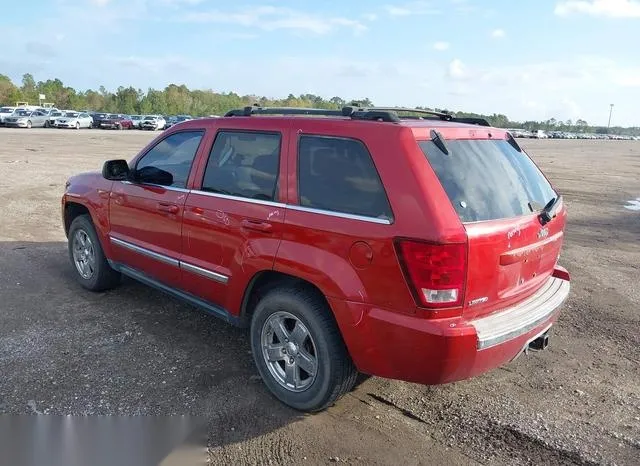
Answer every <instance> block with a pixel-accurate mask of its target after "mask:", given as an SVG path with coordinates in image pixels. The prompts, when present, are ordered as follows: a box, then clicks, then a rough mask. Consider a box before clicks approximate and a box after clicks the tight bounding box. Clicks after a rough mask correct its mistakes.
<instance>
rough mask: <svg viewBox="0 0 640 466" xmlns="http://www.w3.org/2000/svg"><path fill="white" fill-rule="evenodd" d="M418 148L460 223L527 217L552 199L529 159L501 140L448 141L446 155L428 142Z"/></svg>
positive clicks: (552, 192)
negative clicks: (442, 188)
mask: <svg viewBox="0 0 640 466" xmlns="http://www.w3.org/2000/svg"><path fill="white" fill-rule="evenodd" d="M419 145H420V148H421V149H422V151H423V152H424V153H425V155H426V156H427V159H428V160H429V163H430V164H431V167H432V168H433V170H434V171H435V173H436V175H437V176H438V179H439V180H440V182H441V183H442V186H443V187H444V190H445V191H446V192H447V195H448V196H449V200H450V201H451V203H452V204H453V206H454V208H455V210H456V212H458V215H459V216H460V219H461V220H462V221H463V222H480V221H485V220H497V219H503V218H512V217H519V216H522V215H527V214H530V213H532V212H534V211H537V210H540V209H542V208H543V207H544V206H545V205H546V204H547V203H549V201H551V200H552V199H553V198H555V197H556V195H557V194H556V193H555V191H554V190H553V188H552V187H551V184H550V183H549V182H548V181H547V179H546V178H545V177H544V176H543V175H542V173H541V172H540V170H539V169H538V167H536V165H535V164H534V163H533V161H532V160H531V159H530V158H529V157H528V156H527V155H526V154H525V153H524V152H518V151H517V150H516V149H514V148H513V147H512V146H511V145H510V144H509V143H508V142H507V141H505V140H457V141H455V140H447V141H446V145H447V148H448V150H449V154H445V153H444V152H442V151H441V150H440V149H439V148H438V147H437V146H436V145H435V144H434V143H433V142H432V141H419Z"/></svg>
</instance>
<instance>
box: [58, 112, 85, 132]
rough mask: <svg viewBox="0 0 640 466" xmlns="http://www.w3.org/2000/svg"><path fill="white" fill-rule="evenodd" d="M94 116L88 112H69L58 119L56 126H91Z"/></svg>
mask: <svg viewBox="0 0 640 466" xmlns="http://www.w3.org/2000/svg"><path fill="white" fill-rule="evenodd" d="M92 126H93V118H91V115H89V114H88V113H84V112H83V113H80V112H67V113H65V114H64V116H63V117H61V118H58V119H56V128H75V129H80V128H91V127H92Z"/></svg>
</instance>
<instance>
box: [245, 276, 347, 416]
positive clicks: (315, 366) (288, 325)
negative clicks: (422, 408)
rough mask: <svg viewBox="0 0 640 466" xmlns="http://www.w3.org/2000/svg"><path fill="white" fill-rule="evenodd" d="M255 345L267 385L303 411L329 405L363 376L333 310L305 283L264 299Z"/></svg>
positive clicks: (254, 333) (254, 325)
mask: <svg viewBox="0 0 640 466" xmlns="http://www.w3.org/2000/svg"><path fill="white" fill-rule="evenodd" d="M251 349H252V352H253V357H254V360H255V363H256V366H257V368H258V372H259V373H260V376H261V377H262V380H263V381H264V383H265V385H266V386H267V388H269V390H270V391H271V393H272V394H273V395H274V396H275V397H276V398H278V399H279V400H280V401H281V402H283V403H285V404H286V405H289V406H291V407H292V408H294V409H297V410H300V411H306V412H316V411H321V410H323V409H325V408H327V407H329V406H330V405H332V404H333V403H334V402H335V401H336V400H337V399H338V398H340V397H341V396H342V395H344V394H345V393H347V392H348V391H349V390H351V388H353V385H354V384H355V381H356V377H357V374H358V372H357V370H356V368H355V366H354V365H353V362H352V361H351V358H350V356H349V354H348V351H347V348H346V347H345V344H344V342H343V340H342V336H341V334H340V330H339V329H338V326H337V324H336V322H335V320H334V318H333V315H332V313H331V310H330V309H329V308H328V306H327V304H326V302H325V301H324V299H323V298H322V296H320V295H319V294H318V293H316V292H314V291H313V290H310V289H308V288H305V287H287V288H277V289H274V290H271V291H269V292H268V293H267V294H266V295H265V296H264V297H263V298H262V299H261V300H260V301H259V302H258V304H257V306H256V309H255V312H254V313H253V317H252V320H251Z"/></svg>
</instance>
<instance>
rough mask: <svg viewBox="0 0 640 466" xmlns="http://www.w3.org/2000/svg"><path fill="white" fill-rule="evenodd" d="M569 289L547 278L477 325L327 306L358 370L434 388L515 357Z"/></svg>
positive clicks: (551, 320)
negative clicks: (527, 294)
mask: <svg viewBox="0 0 640 466" xmlns="http://www.w3.org/2000/svg"><path fill="white" fill-rule="evenodd" d="M566 278H568V277H566ZM569 288H570V285H569V280H566V279H564V278H559V277H557V276H554V277H551V278H550V279H549V281H548V282H547V283H546V284H545V285H544V286H543V287H542V288H541V289H540V290H539V291H538V292H536V293H535V294H534V295H533V296H531V297H529V298H527V299H526V300H525V301H523V302H521V303H519V304H518V305H516V306H513V307H509V308H507V309H504V310H501V311H497V312H495V313H493V314H491V315H490V316H487V317H483V318H480V319H475V320H465V319H464V318H452V319H439V320H430V319H425V318H422V317H417V316H416V315H407V314H400V313H398V312H395V311H390V310H385V309H380V308H377V307H372V306H370V305H366V304H363V303H352V302H345V301H340V300H336V299H329V303H330V304H331V306H332V309H333V310H334V313H335V315H336V319H337V321H338V325H339V326H340V330H341V332H342V334H343V336H344V339H345V343H346V344H347V347H348V349H349V353H350V354H351V357H352V359H353V361H354V363H355V365H356V367H357V368H358V370H360V371H361V372H364V373H367V374H371V375H376V376H380V377H387V378H392V379H399V380H405V381H408V382H416V383H421V384H427V385H433V384H441V383H448V382H455V381H458V380H464V379H468V378H470V377H474V376H477V375H480V374H482V373H485V372H487V371H490V370H492V369H495V368H497V367H499V366H501V365H503V364H505V363H507V362H509V361H511V360H513V359H514V358H516V357H517V356H518V355H519V354H520V353H521V352H522V351H523V349H524V348H525V347H526V345H527V344H528V342H530V341H531V340H532V339H534V338H535V337H537V336H539V335H540V334H542V333H543V332H545V331H547V330H548V329H549V327H551V325H552V324H553V323H554V322H555V321H556V319H557V317H558V313H559V311H560V308H561V305H562V303H563V302H564V301H565V299H566V297H567V296H568V294H569Z"/></svg>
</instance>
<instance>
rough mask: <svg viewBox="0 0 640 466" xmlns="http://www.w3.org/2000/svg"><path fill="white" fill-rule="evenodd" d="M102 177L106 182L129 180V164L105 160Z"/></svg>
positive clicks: (121, 161) (120, 160) (122, 161)
mask: <svg viewBox="0 0 640 466" xmlns="http://www.w3.org/2000/svg"><path fill="white" fill-rule="evenodd" d="M102 176H103V177H104V178H106V179H107V180H112V181H123V180H126V179H128V178H129V164H128V163H127V161H126V160H122V159H119V160H107V161H106V162H105V163H104V165H103V166H102Z"/></svg>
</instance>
